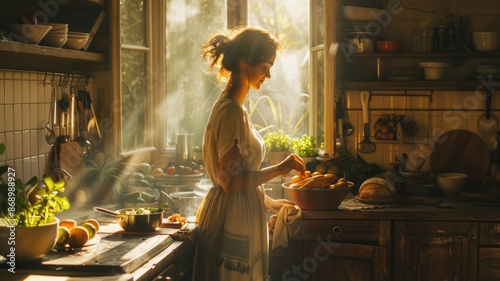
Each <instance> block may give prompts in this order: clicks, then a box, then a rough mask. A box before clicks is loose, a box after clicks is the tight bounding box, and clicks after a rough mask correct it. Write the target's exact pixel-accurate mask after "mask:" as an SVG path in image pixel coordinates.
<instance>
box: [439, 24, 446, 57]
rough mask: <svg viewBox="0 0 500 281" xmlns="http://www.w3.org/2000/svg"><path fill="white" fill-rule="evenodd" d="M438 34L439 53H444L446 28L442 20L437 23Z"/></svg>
mask: <svg viewBox="0 0 500 281" xmlns="http://www.w3.org/2000/svg"><path fill="white" fill-rule="evenodd" d="M438 33H439V51H440V52H444V51H445V50H446V41H445V40H446V28H445V27H444V21H443V20H442V19H441V20H439V21H438Z"/></svg>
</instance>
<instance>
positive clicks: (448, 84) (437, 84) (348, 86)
mask: <svg viewBox="0 0 500 281" xmlns="http://www.w3.org/2000/svg"><path fill="white" fill-rule="evenodd" d="M342 85H343V88H344V90H475V89H477V87H478V86H480V85H481V82H480V81H477V80H476V81H474V80H460V81H444V80H443V81H349V82H343V83H342ZM488 86H491V87H494V88H500V82H498V81H495V82H492V83H491V84H489V85H488Z"/></svg>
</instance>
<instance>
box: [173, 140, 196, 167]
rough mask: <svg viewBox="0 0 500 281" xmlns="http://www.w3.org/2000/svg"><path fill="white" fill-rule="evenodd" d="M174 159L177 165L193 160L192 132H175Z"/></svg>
mask: <svg viewBox="0 0 500 281" xmlns="http://www.w3.org/2000/svg"><path fill="white" fill-rule="evenodd" d="M175 161H176V163H177V164H178V165H185V164H187V163H191V161H193V134H191V133H179V134H177V142H176V145H175Z"/></svg>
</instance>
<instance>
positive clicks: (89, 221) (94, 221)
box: [82, 219, 100, 232]
mask: <svg viewBox="0 0 500 281" xmlns="http://www.w3.org/2000/svg"><path fill="white" fill-rule="evenodd" d="M86 222H88V223H90V224H92V225H93V226H94V227H95V231H96V232H98V231H99V227H100V225H99V222H97V220H95V219H86V220H84V221H83V223H86ZM83 223H82V224H83Z"/></svg>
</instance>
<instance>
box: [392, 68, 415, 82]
mask: <svg viewBox="0 0 500 281" xmlns="http://www.w3.org/2000/svg"><path fill="white" fill-rule="evenodd" d="M421 79H422V71H421V70H420V69H399V70H397V69H394V70H391V71H389V73H388V74H387V80H391V81H416V80H421Z"/></svg>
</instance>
